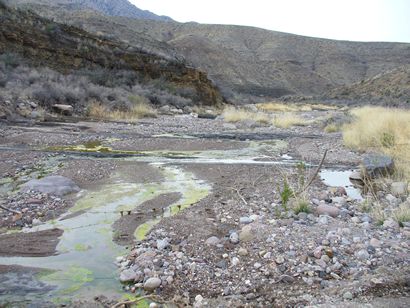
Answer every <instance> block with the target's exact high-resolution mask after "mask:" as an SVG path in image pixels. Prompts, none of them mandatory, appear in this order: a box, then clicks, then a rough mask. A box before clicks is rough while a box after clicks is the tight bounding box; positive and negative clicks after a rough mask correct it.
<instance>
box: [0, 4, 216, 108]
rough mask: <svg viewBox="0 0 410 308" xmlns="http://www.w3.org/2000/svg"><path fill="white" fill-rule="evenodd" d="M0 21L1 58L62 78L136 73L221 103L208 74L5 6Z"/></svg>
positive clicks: (209, 102)
mask: <svg viewBox="0 0 410 308" xmlns="http://www.w3.org/2000/svg"><path fill="white" fill-rule="evenodd" d="M0 20H1V28H0V53H4V52H14V53H18V54H20V55H22V56H23V57H24V58H25V59H28V60H29V61H30V63H31V64H33V65H37V66H47V67H50V68H53V69H55V70H57V71H59V72H63V73H68V72H70V71H72V70H78V69H83V68H87V69H93V68H101V67H102V68H106V69H126V70H133V71H135V72H137V73H138V74H139V76H140V78H141V79H144V80H147V79H160V80H164V81H166V82H169V83H171V84H173V85H174V86H175V87H184V88H191V89H193V90H194V91H195V92H196V96H197V97H198V98H199V101H200V102H201V103H202V104H205V105H219V104H221V103H222V102H223V98H222V96H221V95H220V93H219V91H218V89H217V88H216V87H215V86H214V85H213V84H212V82H211V81H210V80H209V79H208V77H207V75H206V73H204V72H201V71H199V70H197V69H194V68H191V67H188V66H187V65H186V64H185V63H184V62H182V61H177V60H174V61H172V60H168V59H166V58H162V57H160V56H157V55H153V54H150V53H147V52H144V51H142V50H140V49H138V48H136V47H130V46H129V45H126V44H123V43H119V42H116V41H113V40H109V39H105V38H102V37H99V36H96V35H92V34H90V33H88V32H86V31H84V30H81V29H79V28H76V27H73V26H67V25H62V24H58V23H55V22H52V21H50V20H47V19H44V18H41V17H39V16H38V15H36V14H34V13H32V12H28V11H19V10H14V9H11V8H8V7H6V6H4V5H0Z"/></svg>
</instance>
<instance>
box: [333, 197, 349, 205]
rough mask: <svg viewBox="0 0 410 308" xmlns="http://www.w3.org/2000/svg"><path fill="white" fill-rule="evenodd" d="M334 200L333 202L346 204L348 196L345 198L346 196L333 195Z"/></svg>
mask: <svg viewBox="0 0 410 308" xmlns="http://www.w3.org/2000/svg"><path fill="white" fill-rule="evenodd" d="M332 202H333V203H338V204H340V205H342V206H343V205H346V202H347V201H346V198H344V197H333V198H332Z"/></svg>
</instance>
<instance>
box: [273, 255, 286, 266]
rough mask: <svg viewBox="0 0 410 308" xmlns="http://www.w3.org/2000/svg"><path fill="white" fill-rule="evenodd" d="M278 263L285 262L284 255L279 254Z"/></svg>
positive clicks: (276, 260)
mask: <svg viewBox="0 0 410 308" xmlns="http://www.w3.org/2000/svg"><path fill="white" fill-rule="evenodd" d="M275 262H276V264H282V263H284V262H285V258H284V257H283V256H278V257H276V259H275Z"/></svg>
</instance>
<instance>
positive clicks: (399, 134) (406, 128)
mask: <svg viewBox="0 0 410 308" xmlns="http://www.w3.org/2000/svg"><path fill="white" fill-rule="evenodd" d="M351 113H352V114H353V116H354V121H353V122H352V123H349V124H346V125H345V126H344V127H343V140H344V143H345V144H346V145H347V146H349V147H351V148H353V149H356V150H362V151H366V150H370V151H377V152H380V153H384V154H386V155H389V156H391V157H393V158H394V160H395V164H396V169H397V171H398V175H400V176H401V177H404V178H406V179H408V180H409V179H410V155H409V153H410V111H409V110H405V109H389V108H384V107H362V108H357V109H353V110H352V111H351Z"/></svg>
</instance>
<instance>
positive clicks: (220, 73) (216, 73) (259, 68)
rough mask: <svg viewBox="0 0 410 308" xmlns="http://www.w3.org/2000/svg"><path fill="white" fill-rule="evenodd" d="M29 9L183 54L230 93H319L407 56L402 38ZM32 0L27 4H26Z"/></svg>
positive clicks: (239, 96)
mask: <svg viewBox="0 0 410 308" xmlns="http://www.w3.org/2000/svg"><path fill="white" fill-rule="evenodd" d="M39 1H40V0H19V2H20V3H22V2H26V3H27V2H29V3H31V8H32V9H34V10H36V11H37V12H39V13H41V14H43V15H46V16H49V17H53V18H56V19H57V20H60V21H62V22H65V23H70V24H74V25H77V26H80V27H83V28H85V29H87V30H89V31H91V32H95V33H103V34H104V35H107V36H112V37H117V38H121V39H122V40H124V41H125V42H127V43H129V44H131V45H133V46H139V47H140V48H144V49H148V50H150V51H152V52H157V53H159V54H161V55H162V56H169V55H170V56H173V57H183V58H185V59H186V61H187V62H188V63H191V65H192V66H194V67H198V68H200V69H202V70H205V71H206V72H208V75H209V76H210V78H211V79H212V80H214V81H215V82H216V83H217V85H218V86H219V87H220V88H221V90H222V91H223V93H224V95H225V96H226V97H227V98H230V99H231V100H232V101H246V100H247V98H251V101H254V100H255V99H256V98H260V99H261V100H266V99H268V98H276V97H281V96H284V95H304V96H306V95H307V96H311V95H322V94H323V93H327V92H328V91H330V90H332V89H335V88H339V87H341V86H345V85H351V84H354V83H357V82H360V81H361V80H364V79H369V78H372V77H374V76H376V75H378V74H381V73H383V72H386V71H390V70H392V69H395V68H397V67H400V66H403V65H409V64H410V57H409V55H410V44H403V43H384V42H375V43H362V42H348V41H334V40H327V39H319V38H310V37H303V36H298V35H292V34H287V33H281V32H275V31H268V30H263V29H258V28H252V27H242V26H226V25H202V24H196V23H186V24H181V23H176V22H161V21H152V20H140V19H134V18H123V17H112V16H104V15H101V14H98V13H91V12H84V11H79V10H73V9H72V8H71V7H69V6H61V7H60V8H59V10H56V9H55V7H44V6H38V5H37V4H36V3H38V2H39ZM33 3H34V4H33Z"/></svg>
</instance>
